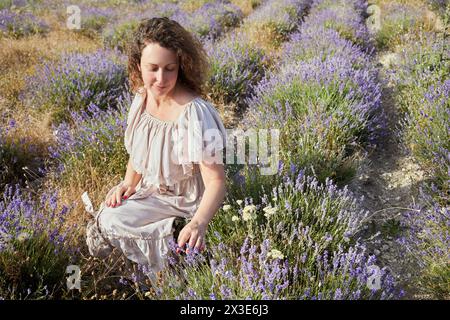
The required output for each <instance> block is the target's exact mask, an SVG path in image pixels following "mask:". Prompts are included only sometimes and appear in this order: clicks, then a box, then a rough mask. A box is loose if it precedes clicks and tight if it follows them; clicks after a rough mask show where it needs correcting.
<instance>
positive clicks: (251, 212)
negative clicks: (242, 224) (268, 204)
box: [242, 204, 256, 221]
mask: <svg viewBox="0 0 450 320" xmlns="http://www.w3.org/2000/svg"><path fill="white" fill-rule="evenodd" d="M242 218H243V219H244V220H245V221H248V220H253V219H255V218H256V206H255V205H253V204H252V205H248V206H245V207H244V209H243V210H242Z"/></svg>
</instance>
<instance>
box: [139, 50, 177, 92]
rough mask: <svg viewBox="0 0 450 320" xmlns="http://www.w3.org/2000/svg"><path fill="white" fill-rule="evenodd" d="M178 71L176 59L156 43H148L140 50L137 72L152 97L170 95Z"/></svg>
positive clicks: (169, 51) (174, 55) (170, 51)
mask: <svg viewBox="0 0 450 320" xmlns="http://www.w3.org/2000/svg"><path fill="white" fill-rule="evenodd" d="M178 69H179V63H178V57H177V55H176V54H175V53H174V52H173V51H172V50H170V49H166V48H163V47H161V46H160V45H159V44H158V43H150V44H148V45H147V46H146V47H145V48H144V50H142V55H141V64H140V66H139V70H140V71H141V76H142V80H143V81H144V87H145V88H146V89H147V90H150V91H151V92H152V93H153V96H154V97H165V96H171V95H172V91H173V89H174V88H175V86H176V83H177V78H178Z"/></svg>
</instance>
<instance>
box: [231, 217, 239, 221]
mask: <svg viewBox="0 0 450 320" xmlns="http://www.w3.org/2000/svg"><path fill="white" fill-rule="evenodd" d="M231 221H233V222H236V221H239V217H238V216H232V217H231Z"/></svg>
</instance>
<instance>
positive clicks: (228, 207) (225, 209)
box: [222, 204, 231, 211]
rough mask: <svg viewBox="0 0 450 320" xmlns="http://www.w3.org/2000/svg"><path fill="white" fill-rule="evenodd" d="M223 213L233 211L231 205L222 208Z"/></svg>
mask: <svg viewBox="0 0 450 320" xmlns="http://www.w3.org/2000/svg"><path fill="white" fill-rule="evenodd" d="M222 209H223V211H228V210H230V209H231V206H230V205H229V204H226V205H224V206H223V207H222Z"/></svg>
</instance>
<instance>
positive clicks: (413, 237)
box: [390, 2, 450, 299]
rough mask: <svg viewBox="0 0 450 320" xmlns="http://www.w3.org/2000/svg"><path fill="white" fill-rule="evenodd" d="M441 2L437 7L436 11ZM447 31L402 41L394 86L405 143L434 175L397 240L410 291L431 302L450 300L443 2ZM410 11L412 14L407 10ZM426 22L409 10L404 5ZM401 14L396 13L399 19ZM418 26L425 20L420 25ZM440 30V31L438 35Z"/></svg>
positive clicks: (449, 115)
mask: <svg viewBox="0 0 450 320" xmlns="http://www.w3.org/2000/svg"><path fill="white" fill-rule="evenodd" d="M436 4H437V2H436V3H435V5H436ZM441 4H443V5H442V7H439V8H440V13H441V14H442V17H443V19H444V20H443V27H439V28H435V29H428V30H427V29H424V28H421V29H419V31H417V32H416V33H414V34H408V36H409V37H404V38H402V39H401V41H400V48H401V51H399V52H398V53H397V55H396V59H395V61H394V62H393V69H394V70H393V72H392V73H391V76H390V80H391V81H392V82H393V83H394V85H395V86H394V88H395V91H394V93H395V99H396V103H397V105H398V106H399V108H400V110H401V113H402V123H401V131H400V132H399V138H400V139H402V141H403V142H404V144H405V147H406V148H407V150H408V151H409V152H410V153H411V154H412V155H413V156H414V157H415V159H416V160H417V161H418V162H419V163H420V165H421V167H422V168H423V169H424V170H426V171H427V172H428V173H429V179H427V180H425V181H424V182H422V183H421V185H420V199H418V200H419V201H418V202H417V203H412V204H411V205H410V208H412V209H411V210H410V211H409V212H407V213H406V214H404V217H403V218H404V219H403V221H402V226H403V227H404V228H405V230H406V231H405V233H404V234H403V235H402V236H401V237H400V238H399V239H398V240H397V241H398V244H399V246H400V248H402V249H403V250H402V251H403V254H404V257H405V258H409V259H404V260H405V261H408V260H410V259H412V261H413V265H411V266H407V268H408V269H409V270H411V275H412V278H411V279H410V285H411V286H412V287H413V288H414V289H415V290H417V292H416V293H417V294H422V295H423V294H425V295H427V296H428V297H431V298H438V299H448V297H449V296H450V289H449V279H450V267H449V264H448V261H449V259H450V228H449V226H450V210H449V209H450V208H449V196H450V193H449V192H450V190H449V184H450V76H449V70H450V41H449V37H450V34H449V30H448V27H449V21H450V5H449V3H448V2H447V4H446V6H447V9H446V10H445V4H444V2H442V3H441ZM405 7H406V8H405ZM398 10H399V12H400V10H401V11H404V10H408V12H412V13H413V14H412V16H414V17H418V16H420V12H418V9H417V8H415V7H413V6H410V5H408V4H403V5H398ZM399 12H393V13H392V15H393V16H395V14H396V13H397V15H398V14H399ZM414 23H415V24H416V25H419V24H420V20H416V21H414ZM436 29H437V30H436Z"/></svg>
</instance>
